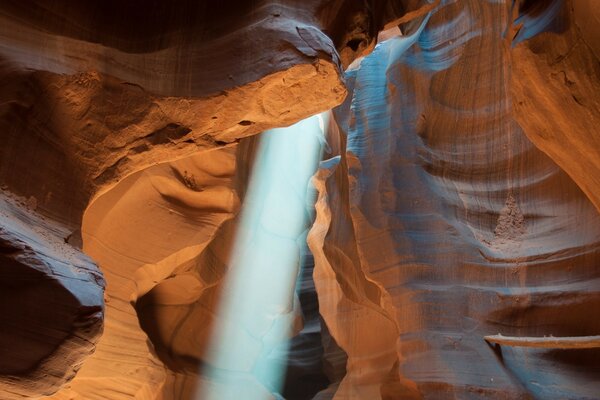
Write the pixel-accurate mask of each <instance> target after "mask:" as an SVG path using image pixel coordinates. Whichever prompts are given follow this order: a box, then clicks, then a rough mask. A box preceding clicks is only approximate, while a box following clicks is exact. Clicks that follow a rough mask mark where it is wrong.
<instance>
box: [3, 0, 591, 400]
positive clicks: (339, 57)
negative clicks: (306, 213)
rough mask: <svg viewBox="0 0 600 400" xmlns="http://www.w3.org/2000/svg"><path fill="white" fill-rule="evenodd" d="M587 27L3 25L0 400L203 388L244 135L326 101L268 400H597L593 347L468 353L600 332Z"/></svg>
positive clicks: (500, 18)
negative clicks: (497, 342) (310, 220)
mask: <svg viewBox="0 0 600 400" xmlns="http://www.w3.org/2000/svg"><path fill="white" fill-rule="evenodd" d="M513 3H514V4H513ZM592 3H593V2H591V1H585V0H575V1H573V2H572V3H571V2H566V3H563V2H560V1H548V2H531V1H522V2H516V3H515V2H510V1H504V2H503V1H496V0H493V1H492V0H485V1H483V0H482V1H480V0H460V1H431V2H429V1H420V0H414V1H412V0H411V1H402V2H387V1H371V2H362V1H338V0H333V1H316V0H315V1H304V2H291V1H290V2H284V3H282V2H270V1H260V2H236V4H235V7H234V6H233V5H232V3H229V2H195V1H189V2H186V1H181V2H177V4H175V6H173V4H167V3H161V2H152V3H149V4H147V5H146V7H137V6H136V5H135V3H127V4H121V3H118V2H113V1H105V2H97V3H94V2H92V3H81V4H79V3H72V2H66V1H62V0H59V1H53V2H45V1H44V2H42V1H27V2H12V1H7V2H4V3H2V4H1V5H0V77H1V78H2V79H0V132H1V133H0V134H1V135H2V136H1V138H2V145H1V146H0V184H2V185H3V194H2V200H1V202H0V218H1V223H0V236H1V237H0V241H1V243H0V247H1V248H0V268H1V269H0V286H2V291H1V292H0V297H1V299H0V300H1V302H0V312H1V314H0V318H1V320H0V322H2V328H1V329H0V349H1V350H2V357H1V360H0V397H1V398H29V397H35V396H40V395H51V396H50V398H55V399H65V400H66V399H70V400H73V399H85V400H88V399H103V400H104V399H124V398H136V399H165V400H170V399H191V398H193V397H194V393H195V392H196V390H197V388H198V387H200V386H203V385H205V386H206V385H218V384H219V383H218V381H216V380H215V379H213V378H214V377H211V376H206V375H202V374H198V371H199V369H200V367H201V366H202V363H203V362H204V361H205V358H206V354H205V350H206V343H207V341H208V339H209V336H210V333H211V330H212V327H213V326H214V322H215V320H216V319H217V318H218V315H216V314H215V310H216V309H217V306H218V304H219V296H220V295H221V293H220V290H221V286H222V285H221V283H222V282H223V280H224V277H225V274H226V271H227V268H228V265H229V262H230V253H231V248H232V245H233V240H234V238H235V233H236V230H237V229H238V216H237V213H238V211H239V209H240V205H241V204H242V203H243V200H244V194H245V190H246V185H247V182H248V175H249V173H250V170H251V165H252V162H253V159H254V157H255V151H256V143H257V141H256V138H255V137H251V136H253V135H255V134H257V133H259V132H261V131H263V130H265V129H268V128H271V127H275V126H283V125H288V124H291V123H293V122H296V121H298V120H300V119H302V118H304V117H307V116H309V115H311V114H314V113H316V112H319V111H323V110H326V109H329V108H332V107H334V106H336V105H337V104H339V103H340V102H342V101H343V100H344V98H345V102H344V103H343V104H342V105H341V106H340V107H338V108H337V109H336V110H335V116H336V118H335V120H336V122H335V123H332V124H331V127H330V132H329V137H328V143H327V145H326V146H325V147H326V149H327V154H326V155H325V161H323V162H322V163H321V168H320V170H319V172H318V173H317V174H316V175H315V177H314V179H313V183H314V186H315V189H316V191H317V194H318V196H317V202H316V206H315V209H316V214H315V222H314V225H313V227H312V230H311V232H310V234H309V239H308V241H309V244H310V250H311V251H312V253H313V254H312V256H311V255H310V254H308V252H306V249H304V251H305V254H304V257H305V260H306V262H307V266H308V267H307V269H305V270H304V273H303V275H302V276H301V278H302V285H301V286H300V290H299V300H300V301H298V299H295V301H294V307H293V310H291V312H290V314H291V315H292V316H293V317H294V318H292V319H293V324H294V332H295V334H296V336H295V337H294V338H293V339H292V345H291V346H292V347H291V351H290V358H289V360H287V361H286V360H285V359H281V360H279V361H278V362H280V363H281V367H282V368H287V370H288V379H287V381H286V386H285V388H284V395H285V397H286V398H289V399H304V398H315V399H330V398H337V399H378V398H383V399H397V398H428V399H449V398H455V399H478V398H498V399H502V398H505V399H516V398H543V399H563V398H589V399H593V398H595V397H597V394H598V393H600V386H599V384H598V382H599V381H600V366H599V364H598V361H597V360H598V359H599V358H600V354H599V353H598V351H597V350H594V349H587V350H576V351H559V350H550V351H549V350H524V349H517V348H503V349H502V350H501V351H500V350H499V349H498V348H496V349H494V348H492V347H490V346H488V345H487V344H486V343H485V342H484V340H483V336H484V335H488V334H496V333H498V332H501V333H503V334H506V335H517V336H543V335H550V334H552V335H555V336H566V335H573V336H578V335H593V334H598V333H599V332H600V326H599V322H598V321H600V318H599V317H600V315H598V310H599V309H600V308H599V304H598V303H599V301H600V297H599V296H600V294H599V293H598V288H599V286H598V280H599V279H600V275H599V274H600V270H598V267H597V264H598V259H599V257H600V246H599V241H600V217H599V214H598V208H599V203H600V201H599V200H598V189H597V188H598V187H599V186H598V183H599V182H598V176H600V173H597V169H598V165H599V162H598V160H599V159H600V158H599V157H598V149H599V148H600V145H598V143H597V137H596V136H597V135H594V132H596V131H597V126H598V119H599V115H600V111H599V106H598V100H597V93H598V89H599V88H598V77H599V76H600V75H599V71H598V65H599V64H598V60H597V58H596V56H595V55H594V51H596V55H597V54H598V53H597V51H598V50H597V45H596V44H597V42H598V40H597V39H598V36H597V33H596V32H597V29H596V28H595V25H594V22H593V21H594V18H595V15H596V9H595V8H594V4H592ZM574 18H575V19H577V23H578V25H575V24H574V23H573V19H574ZM398 24H400V28H401V31H402V32H403V34H404V36H401V37H395V36H397V35H398V34H399V33H400V30H399V29H398V28H397V25H398ZM384 28H385V29H386V32H384V33H382V34H381V35H380V36H379V37H380V40H383V39H385V38H391V39H389V40H388V41H386V42H383V43H380V45H379V46H377V47H375V46H374V45H375V40H376V38H377V34H378V32H379V31H380V30H381V29H384ZM543 31H549V32H548V33H541V32H543ZM369 53H371V54H369ZM367 54H369V55H368V56H366V57H365V58H360V57H361V56H362V55H367ZM341 66H342V67H343V68H346V67H348V70H347V71H346V73H345V74H344V76H342V71H341ZM344 81H345V84H344ZM347 90H348V91H349V95H348V96H347V97H345V96H346V91H347ZM14 194H17V195H20V196H24V197H23V198H22V200H19V201H17V200H15V198H16V197H15V195H14ZM594 205H595V206H596V207H594ZM36 210H37V211H36ZM82 221H83V223H82ZM82 246H83V250H84V252H85V253H86V254H87V255H89V256H91V257H92V258H93V260H94V261H95V263H96V264H97V265H98V266H99V269H100V270H101V271H102V274H103V275H104V277H105V279H106V296H105V299H106V310H105V320H104V334H103V337H102V340H100V341H99V342H98V344H97V348H96V347H95V345H96V342H97V341H98V338H99V334H100V331H101V330H102V318H103V306H104V304H103V298H102V292H103V288H104V281H103V279H102V277H101V275H100V273H99V270H98V267H96V265H95V264H94V262H92V261H91V260H90V259H89V258H87V256H85V255H83V254H82V253H81V252H80V250H78V247H82ZM313 256H314V263H315V266H314V271H313V270H312V269H311V264H312V263H311V259H312V257H313ZM311 271H312V273H313V277H312V278H313V279H311V277H310V273H311ZM317 297H318V299H317ZM317 301H318V314H317V313H316V310H317V309H316V307H317ZM288 317H289V316H288ZM19 333H21V334H19ZM16 338H18V340H17V339H16ZM15 340H16V341H15ZM94 350H95V353H94V354H93V355H91V356H90V354H91V353H92V352H94ZM86 357H87V359H86ZM84 360H85V362H84ZM77 371H78V374H77V376H76V377H75V378H74V379H73V377H74V375H75V372H77ZM67 382H68V383H67ZM59 389H60V390H59ZM261 390H263V391H265V396H267V397H269V396H271V397H273V398H275V396H276V395H275V394H272V393H269V392H268V391H267V390H266V389H264V388H261ZM54 392H56V393H55V394H53V395H52V393H54Z"/></svg>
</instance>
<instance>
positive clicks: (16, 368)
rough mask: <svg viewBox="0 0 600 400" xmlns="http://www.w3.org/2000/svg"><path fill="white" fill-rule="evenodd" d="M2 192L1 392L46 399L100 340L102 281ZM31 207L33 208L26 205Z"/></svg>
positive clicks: (63, 233)
mask: <svg viewBox="0 0 600 400" xmlns="http://www.w3.org/2000/svg"><path fill="white" fill-rule="evenodd" d="M24 204H25V202H24V201H23V200H18V199H15V198H14V197H12V196H7V195H6V193H5V192H4V191H2V192H0V319H1V321H2V325H1V327H0V353H1V354H2V357H0V393H1V394H2V398H3V399H7V400H9V399H21V398H31V397H37V396H39V395H48V394H52V393H53V392H55V391H56V390H58V389H59V388H60V386H61V385H62V384H63V382H64V381H66V380H70V379H72V378H73V377H74V376H75V373H76V372H77V371H78V370H79V368H80V367H81V364H82V363H83V361H84V360H85V358H86V357H88V356H89V355H90V354H91V353H92V352H93V351H94V348H95V344H96V342H97V341H98V339H99V337H100V334H101V333H102V321H103V316H104V315H103V314H104V299H103V293H104V279H103V278H102V275H101V274H100V271H98V268H97V267H96V264H94V262H93V261H92V260H91V259H90V258H89V257H87V256H86V255H84V254H82V253H81V251H80V250H78V249H76V248H74V247H72V246H70V245H68V244H66V243H65V238H66V237H67V236H68V235H69V231H68V230H67V229H65V227H63V226H60V225H58V224H56V223H54V222H53V221H50V220H48V219H46V218H44V217H41V216H39V215H37V214H36V213H35V212H34V211H32V210H27V208H26V207H24ZM29 206H31V204H30V205H29Z"/></svg>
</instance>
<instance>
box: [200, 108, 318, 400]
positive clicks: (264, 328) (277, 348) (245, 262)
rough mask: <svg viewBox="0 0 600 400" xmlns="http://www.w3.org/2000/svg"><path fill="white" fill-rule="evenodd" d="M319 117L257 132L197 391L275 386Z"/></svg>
mask: <svg viewBox="0 0 600 400" xmlns="http://www.w3.org/2000/svg"><path fill="white" fill-rule="evenodd" d="M323 118H324V115H323V114H321V115H316V116H313V117H310V118H307V119H305V120H303V121H300V122H298V123H296V124H295V125H292V126H290V127H287V128H279V129H273V130H271V131H267V132H264V133H263V134H262V135H261V136H262V137H261V139H260V146H259V150H258V153H257V157H256V161H255V164H254V167H253V170H252V176H251V179H250V182H249V186H248V191H247V194H246V198H245V199H244V205H243V208H242V214H241V222H240V228H239V230H238V234H237V237H236V243H235V245H234V250H233V254H232V258H231V264H230V269H229V271H228V272H227V274H226V281H225V282H224V290H223V292H222V295H221V299H222V300H221V304H220V310H219V312H218V313H217V321H218V322H217V323H216V326H215V329H214V333H213V338H212V341H211V345H210V348H209V351H208V359H207V362H208V364H209V365H210V367H208V368H205V370H204V371H203V374H204V375H205V376H208V377H210V381H211V383H206V384H203V385H202V384H201V385H200V388H199V392H198V396H197V399H202V400H227V399H244V400H266V399H271V398H273V393H277V392H279V391H280V390H281V386H282V383H283V378H284V375H285V371H282V365H281V361H280V360H281V358H282V354H281V353H282V349H287V347H286V342H287V339H288V337H289V336H290V333H291V331H290V329H291V326H292V324H293V319H294V312H293V307H294V292H295V285H296V279H297V276H298V272H299V266H300V246H301V245H302V241H303V240H304V238H305V231H306V228H307V224H308V222H309V215H310V212H309V207H307V193H308V186H309V180H310V177H311V176H312V175H313V173H314V172H315V170H316V168H317V166H318V162H319V159H320V157H321V143H323V137H324V134H323V130H324V120H323Z"/></svg>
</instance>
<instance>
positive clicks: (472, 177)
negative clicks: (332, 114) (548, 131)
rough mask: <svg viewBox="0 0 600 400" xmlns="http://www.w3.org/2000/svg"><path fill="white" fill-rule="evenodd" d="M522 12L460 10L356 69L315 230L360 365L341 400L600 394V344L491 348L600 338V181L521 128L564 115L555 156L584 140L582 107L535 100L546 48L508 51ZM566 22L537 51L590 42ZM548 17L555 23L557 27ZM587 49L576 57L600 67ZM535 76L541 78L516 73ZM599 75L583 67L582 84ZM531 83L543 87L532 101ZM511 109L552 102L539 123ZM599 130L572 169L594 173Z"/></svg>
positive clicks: (321, 183)
mask: <svg viewBox="0 0 600 400" xmlns="http://www.w3.org/2000/svg"><path fill="white" fill-rule="evenodd" d="M555 3H557V4H558V2H555ZM547 10H549V9H548V8H544V9H543V10H540V9H537V10H535V12H536V13H537V12H542V13H543V12H545V11H547ZM518 11H521V12H524V11H530V12H533V11H531V10H527V9H526V8H523V9H521V10H515V9H511V7H510V5H507V4H502V3H501V2H491V1H490V2H485V1H462V2H447V3H446V4H442V5H441V6H440V8H438V9H436V10H434V12H433V13H431V14H430V15H428V16H425V17H424V18H423V19H422V20H421V21H419V23H415V24H411V25H407V26H405V27H404V29H403V31H404V33H405V36H403V37H399V38H396V39H391V40H389V41H388V42H385V43H383V44H381V45H380V46H378V47H377V48H375V50H374V52H373V53H372V54H371V55H369V56H368V57H366V58H364V59H363V60H362V61H361V63H360V64H359V65H357V66H356V67H355V68H354V69H352V70H351V71H349V72H348V73H347V75H346V77H347V81H348V85H349V87H350V95H349V96H348V98H347V100H346V103H345V104H344V106H342V107H340V108H339V109H338V110H337V111H336V116H337V118H336V119H337V122H338V124H339V127H340V134H339V135H337V136H336V135H335V131H334V134H333V136H332V138H331V143H332V144H333V146H332V147H333V151H332V154H331V156H332V157H334V158H331V159H330V160H329V161H327V162H324V164H323V167H322V169H321V171H320V172H319V175H318V179H317V187H318V188H319V191H320V197H319V201H318V202H317V220H316V222H315V225H314V227H313V231H312V232H311V235H310V236H309V243H310V244H311V249H312V250H313V252H314V253H315V260H316V267H315V282H316V287H317V293H318V294H319V301H320V307H321V314H322V315H323V317H324V319H325V322H326V323H327V326H328V327H329V331H330V332H331V335H332V336H333V337H334V338H335V340H336V341H337V343H339V344H340V346H341V347H342V348H343V349H344V350H345V351H346V353H347V354H348V362H347V364H346V368H347V373H346V375H345V377H344V379H343V381H342V383H341V385H340V387H339V389H338V391H337V394H336V395H337V396H339V397H340V398H380V397H381V398H385V399H397V398H430V399H442V398H443V399H448V398H456V399H467V398H468V399H479V398H482V399H483V398H503V399H504V398H505V399H516V398H543V399H563V398H578V399H579V398H582V399H583V398H585V399H592V398H595V397H596V396H597V393H599V392H600V384H599V383H598V382H600V379H599V377H600V364H598V361H597V360H598V354H599V353H598V351H597V349H588V350H576V351H566V350H565V351H562V350H554V351H552V350H550V351H549V350H537V349H520V348H511V347H503V348H501V349H500V348H496V349H494V348H492V347H491V346H489V345H488V344H487V343H486V342H485V341H484V340H483V337H484V336H485V335H487V334H490V333H491V334H496V333H498V332H500V333H503V334H507V335H511V336H526V337H527V336H544V335H547V336H549V335H554V336H586V335H597V334H598V332H600V325H599V324H598V321H600V319H599V315H598V310H599V308H598V303H599V302H600V292H599V291H598V288H599V286H598V283H599V279H600V269H598V261H599V258H600V216H599V214H598V211H597V209H596V208H595V207H594V204H593V203H592V202H591V201H590V199H591V200H593V196H591V195H590V198H588V197H587V196H586V195H585V194H584V193H583V192H582V190H581V189H580V188H579V187H578V186H577V184H576V183H579V181H580V180H583V181H585V180H586V179H592V180H593V179H595V177H596V174H585V173H583V174H581V175H578V174H577V173H574V172H570V171H569V169H570V168H567V167H565V170H566V171H567V172H570V173H572V174H573V175H574V176H576V177H575V178H574V179H571V178H570V177H569V175H567V174H566V173H565V171H563V170H562V169H561V168H560V167H559V166H557V164H556V163H555V162H553V160H551V159H550V158H549V157H548V156H547V155H546V154H544V153H543V152H542V151H540V149H538V148H537V147H535V146H534V145H533V144H532V143H531V142H530V141H529V139H528V138H527V136H526V135H525V134H524V129H528V130H529V131H528V136H530V135H533V134H537V133H542V132H543V131H541V130H540V129H537V127H538V126H539V124H538V125H536V127H534V125H532V124H531V123H529V122H530V121H533V123H537V122H538V121H539V123H541V124H551V121H559V122H557V124H563V125H562V126H563V128H562V129H560V128H558V129H554V130H553V131H552V132H561V133H562V134H563V135H565V136H569V135H573V136H571V140H566V139H565V140H564V141H562V139H561V140H550V141H548V142H547V146H552V147H551V149H555V150H557V151H559V150H558V149H561V150H560V151H562V152H564V154H571V155H572V156H574V154H577V153H570V150H572V148H570V147H560V146H559V145H558V143H559V142H560V143H561V144H563V145H564V144H565V143H571V141H578V140H582V141H584V140H585V139H583V138H584V136H583V135H584V130H581V131H580V132H581V134H580V136H577V134H574V133H573V134H572V133H571V132H573V130H571V129H570V127H571V125H570V124H569V123H568V121H570V120H571V117H572V116H573V115H572V113H571V111H570V110H571V108H569V107H568V106H565V107H564V108H563V109H558V108H557V107H556V108H554V109H552V112H546V111H547V109H546V108H544V107H541V104H544V103H543V102H544V101H545V100H544V99H545V97H544V95H543V94H541V93H540V92H535V93H534V92H532V91H531V90H534V91H535V90H536V89H535V88H540V90H543V89H541V88H545V87H548V86H547V81H546V78H545V77H543V76H541V75H535V74H536V73H540V72H541V71H543V68H542V67H541V66H536V67H533V66H532V65H531V64H527V63H528V62H529V61H528V60H527V59H523V57H525V55H524V52H525V50H524V49H523V47H522V46H531V47H534V46H536V43H539V42H536V41H535V39H534V40H533V41H529V42H525V43H527V44H520V45H519V46H520V47H517V48H516V49H515V50H511V47H512V45H513V38H512V36H510V33H511V24H512V22H511V21H512V20H513V18H514V16H517V17H518V15H519V14H518ZM562 12H563V14H562V15H563V16H564V15H565V13H566V17H564V18H565V19H564V20H563V21H562V22H563V23H565V22H566V23H567V24H570V25H569V26H568V28H564V26H563V29H567V30H566V32H565V33H562V34H558V33H553V34H550V33H548V34H545V36H544V38H543V39H539V40H543V41H545V42H546V43H559V44H560V43H562V41H564V40H567V41H568V40H571V39H570V38H573V37H577V35H578V33H577V30H576V28H575V27H574V26H573V25H572V20H571V19H570V13H569V10H568V9H566V10H564V9H563V10H562ZM523 15H526V14H523ZM542 15H543V14H542ZM560 15H561V14H560V12H557V13H556V14H555V15H554V16H553V17H557V16H558V17H560ZM518 18H521V19H517V20H516V21H517V22H519V21H523V20H525V19H526V18H525V17H518ZM552 21H554V23H556V19H550V22H551V23H548V24H544V25H543V27H544V28H547V29H550V28H552V27H553V26H554V27H556V26H557V25H552ZM507 24H508V25H507ZM530 25H534V28H532V27H531V26H525V28H529V29H536V26H535V24H530ZM521 28H522V30H521V31H520V32H521V35H522V36H523V35H524V33H523V32H526V31H525V28H523V26H522V27H521ZM539 28H540V26H539V25H537V29H539ZM507 32H508V35H507ZM513 32H514V31H513ZM529 34H532V32H531V31H529ZM518 40H524V39H523V38H522V37H521V39H519V36H518V35H516V36H515V41H518ZM578 46H579V48H580V52H579V51H574V52H572V53H567V54H563V58H564V60H563V61H562V62H563V63H570V64H571V65H572V68H573V69H578V68H583V70H582V71H585V66H586V65H588V62H587V61H586V60H588V59H589V60H590V63H589V65H590V66H592V65H595V66H597V60H594V61H591V60H592V58H586V57H591V56H587V55H584V54H591V53H590V50H589V48H586V45H585V44H584V43H583V42H581V41H579V42H578ZM528 57H534V58H535V56H528ZM582 57H583V58H582ZM540 62H542V61H540ZM593 68H595V67H593ZM523 71H525V73H527V78H525V77H523V76H519V77H516V76H515V75H518V74H520V73H523ZM567 74H568V73H567ZM563 75H564V74H563ZM561 76H562V75H561ZM595 76H596V75H593V74H592V75H586V73H585V72H581V79H582V80H584V79H589V80H594V79H595V78H594V77H595ZM584 77H585V78H584ZM563 78H564V76H562V77H561V79H563ZM525 79H528V80H527V83H526V85H527V86H526V87H527V88H531V90H529V89H528V90H529V91H526V92H523V89H520V88H519V86H518V85H519V84H520V83H521V80H522V85H523V87H525ZM557 79H558V78H557ZM515 82H516V83H515ZM582 83H583V82H582ZM515 84H516V85H517V88H516V89H515V86H514V85H515ZM561 84H562V81H561ZM594 84H597V81H595V83H594ZM583 87H584V88H586V87H588V86H585V85H583ZM592 87H593V86H592ZM582 90H586V89H582ZM589 90H591V88H590V89H589ZM549 91H551V90H550V89H549ZM515 93H518V94H520V95H521V96H523V97H522V98H516V99H515V98H514V97H513V96H514V95H515ZM560 93H561V92H558V93H554V94H553V96H560V95H561V94H560ZM585 93H587V94H585ZM580 95H581V96H582V100H581V101H580V103H583V104H580V105H579V106H580V107H581V109H580V110H578V112H582V113H587V114H593V115H594V117H593V118H597V116H598V109H597V107H596V106H595V105H594V104H595V103H594V102H595V101H596V100H595V95H593V94H592V93H591V92H582V93H581V94H580ZM565 98H566V96H565ZM523 99H524V100H523ZM552 99H554V97H550V100H552ZM587 99H589V102H590V103H588V104H587V105H586V102H588V100H587ZM513 101H517V102H519V103H518V104H519V105H521V103H520V101H523V102H524V103H525V102H530V104H538V105H540V107H535V106H531V107H529V108H528V109H527V111H528V112H527V115H525V114H524V113H523V112H522V111H521V110H522V109H521V108H520V107H519V106H516V108H515V110H513V108H512V102H513ZM573 101H575V100H573ZM536 102H537V103H536ZM544 110H546V111H544ZM549 116H552V118H549ZM523 121H525V122H523ZM590 121H591V119H590V117H585V118H584V117H583V116H582V118H581V119H578V121H577V124H579V123H591V122H590ZM521 124H525V125H523V126H522V125H521ZM591 132H593V130H592V129H591V127H590V129H589V130H588V131H587V132H586V133H585V135H587V136H586V137H588V138H589V140H587V145H588V146H589V147H590V148H591V149H593V150H590V152H588V155H589V157H588V156H587V155H586V157H585V158H584V159H581V160H579V161H578V163H576V165H573V168H581V167H583V165H586V164H585V163H586V162H587V160H589V162H590V163H594V164H595V165H596V166H597V165H598V159H597V157H594V156H593V155H592V154H591V152H594V151H596V150H597V146H595V145H594V144H593V143H594V142H593V141H594V140H595V139H593V138H591V137H590V134H591ZM592 136H593V135H592ZM540 147H541V149H542V150H546V148H545V147H544V146H540ZM336 154H339V155H337V156H336ZM549 154H550V155H552V156H555V155H556V154H557V153H552V152H550V151H549ZM557 157H558V156H557ZM574 157H577V156H574ZM592 160H593V161H592ZM563 161H564V159H562V158H557V162H558V163H559V164H561V163H562V162H563ZM583 168H585V167H583ZM587 182H589V180H588V181H587ZM582 187H583V185H582ZM590 187H593V185H592V186H590ZM584 189H585V187H584ZM587 192H589V191H586V193H587ZM375 332H376V334H375ZM364 371H369V374H365V373H364Z"/></svg>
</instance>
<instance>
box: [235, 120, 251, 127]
mask: <svg viewBox="0 0 600 400" xmlns="http://www.w3.org/2000/svg"><path fill="white" fill-rule="evenodd" d="M253 123H254V122H252V121H248V120H246V119H244V120H241V121H240V122H238V125H242V126H249V125H252V124H253Z"/></svg>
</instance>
